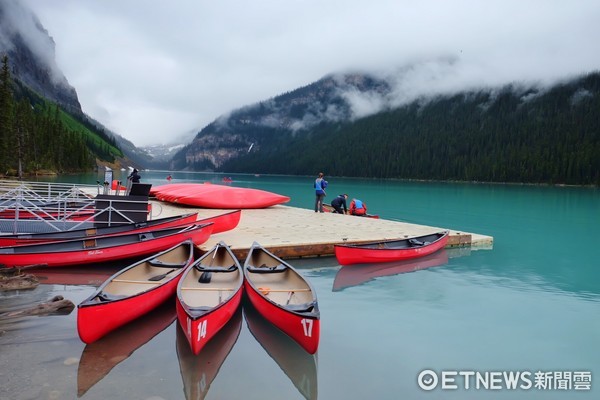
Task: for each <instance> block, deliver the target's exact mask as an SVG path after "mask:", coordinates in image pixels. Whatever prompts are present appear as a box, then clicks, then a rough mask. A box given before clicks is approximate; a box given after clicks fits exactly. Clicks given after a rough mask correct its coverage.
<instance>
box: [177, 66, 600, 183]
mask: <svg viewBox="0 0 600 400" xmlns="http://www.w3.org/2000/svg"><path fill="white" fill-rule="evenodd" d="M401 80H402V77H396V78H395V79H385V78H376V77H374V76H371V75H367V74H346V75H332V76H328V77H325V78H323V79H321V80H319V81H317V82H315V83H313V84H311V85H308V86H306V87H303V88H300V89H297V90H294V91H292V92H289V93H285V94H283V95H281V96H277V97H274V98H272V99H270V100H267V101H264V102H261V103H258V104H255V105H252V106H248V107H244V108H241V109H239V110H236V111H233V112H232V113H231V114H230V115H226V116H222V117H220V118H218V119H217V120H215V121H214V122H213V123H211V124H210V125H208V126H207V127H205V128H204V129H202V130H201V131H200V132H199V133H198V135H197V136H196V138H195V139H194V141H193V142H192V143H191V144H190V145H188V146H186V147H185V148H184V149H182V150H181V151H180V152H179V153H178V154H177V155H176V156H175V157H174V159H173V160H172V163H171V166H172V167H175V168H188V169H196V170H198V169H210V170H218V171H223V172H245V173H274V174H299V175H314V174H315V173H317V172H319V171H325V172H326V173H327V174H329V175H334V176H353V177H368V178H392V179H426V180H459V181H486V182H520V183H553V184H557V183H558V184H575V185H589V184H591V185H600V73H598V72H593V73H590V74H588V75H585V76H581V77H578V78H575V79H571V80H567V81H565V82H558V83H556V84H555V85H554V86H552V87H542V86H539V85H535V84H524V83H520V84H511V85H506V86H504V87H495V88H482V89H479V90H470V91H464V92H459V93H446V94H440V95H437V96H433V95H430V96H427V97H419V98H416V99H412V100H408V101H404V102H401V101H398V100H397V99H398V97H402V93H401V91H400V90H399V88H398V85H396V84H395V83H394V82H398V81H401ZM405 98H406V97H405Z"/></svg>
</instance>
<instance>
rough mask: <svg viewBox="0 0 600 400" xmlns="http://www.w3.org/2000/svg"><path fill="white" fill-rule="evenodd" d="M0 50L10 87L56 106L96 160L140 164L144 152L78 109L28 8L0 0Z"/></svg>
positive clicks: (37, 101) (32, 100)
mask: <svg viewBox="0 0 600 400" xmlns="http://www.w3.org/2000/svg"><path fill="white" fill-rule="evenodd" d="M0 55H7V56H8V62H9V66H10V74H11V77H12V80H13V81H14V86H13V88H12V89H13V92H14V95H15V97H16V98H17V100H18V99H23V98H27V99H28V100H29V102H30V103H31V105H32V107H36V108H38V109H43V108H47V107H48V106H49V104H47V103H46V102H50V103H53V104H56V105H58V106H59V107H60V109H61V110H62V112H64V113H61V114H60V119H61V120H62V122H63V124H64V125H66V126H67V127H68V129H70V130H71V131H75V132H80V134H81V135H82V136H84V138H85V141H86V142H87V144H88V147H89V149H90V151H91V152H92V153H93V154H94V156H95V157H96V158H97V160H98V163H99V164H111V165H113V166H115V167H119V166H128V165H134V166H138V167H140V166H143V165H145V164H146V163H147V162H148V160H149V158H150V156H149V155H148V154H147V153H146V152H144V151H142V150H139V149H137V148H136V147H135V146H134V145H133V144H132V143H131V142H129V141H128V140H126V139H124V138H123V137H121V136H120V135H118V134H116V133H114V132H111V131H109V130H108V129H106V128H105V127H104V126H103V125H102V124H101V123H99V122H98V121H96V120H94V119H92V118H90V117H89V116H88V115H86V114H85V113H84V112H83V111H82V109H81V104H80V103H79V99H78V97H77V92H76V90H75V88H74V87H73V86H71V84H69V82H68V80H67V78H66V77H65V75H64V74H63V72H62V71H61V70H60V68H59V67H58V66H57V64H56V58H55V43H54V40H53V39H52V38H51V37H50V35H49V34H48V32H47V30H46V29H45V28H44V27H43V26H42V24H41V23H40V21H39V20H38V18H37V17H36V16H35V14H33V12H32V11H31V10H29V9H27V8H25V6H24V5H23V4H22V3H21V2H19V1H17V0H2V1H1V2H0Z"/></svg>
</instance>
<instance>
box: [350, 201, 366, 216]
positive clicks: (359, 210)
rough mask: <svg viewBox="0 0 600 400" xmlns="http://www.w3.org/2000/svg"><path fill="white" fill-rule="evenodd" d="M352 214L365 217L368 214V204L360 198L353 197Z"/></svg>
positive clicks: (351, 203)
mask: <svg viewBox="0 0 600 400" xmlns="http://www.w3.org/2000/svg"><path fill="white" fill-rule="evenodd" d="M350 214H352V215H358V216H360V217H364V216H365V215H367V205H366V204H365V203H364V202H362V201H361V200H358V199H352V201H351V202H350Z"/></svg>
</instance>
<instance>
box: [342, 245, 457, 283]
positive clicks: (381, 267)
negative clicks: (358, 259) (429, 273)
mask: <svg viewBox="0 0 600 400" xmlns="http://www.w3.org/2000/svg"><path fill="white" fill-rule="evenodd" d="M445 264H448V252H447V251H446V250H445V249H442V250H440V251H436V252H435V253H432V254H429V255H428V256H425V257H419V258H414V259H411V260H401V261H393V262H388V263H375V264H356V265H353V266H351V267H343V268H340V269H339V271H338V272H337V274H336V275H335V279H334V280H333V291H334V292H337V291H340V290H343V289H345V288H348V287H351V286H357V285H360V284H362V283H365V282H368V281H370V280H373V279H375V278H379V277H384V276H392V275H398V274H404V273H407V272H413V271H419V270H422V269H426V268H432V267H438V266H442V265H445Z"/></svg>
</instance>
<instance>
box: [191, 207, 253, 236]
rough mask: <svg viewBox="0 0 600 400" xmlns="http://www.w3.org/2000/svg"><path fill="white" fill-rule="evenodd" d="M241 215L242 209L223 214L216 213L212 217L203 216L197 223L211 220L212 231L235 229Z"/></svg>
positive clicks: (205, 222) (206, 222)
mask: <svg viewBox="0 0 600 400" xmlns="http://www.w3.org/2000/svg"><path fill="white" fill-rule="evenodd" d="M241 217H242V210H236V211H230V212H227V213H224V214H220V215H216V216H214V217H209V218H203V219H201V220H199V221H198V223H203V224H208V223H210V222H212V224H213V230H212V233H221V232H227V231H230V230H232V229H235V228H236V227H237V226H238V224H239V223H240V218H241Z"/></svg>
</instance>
